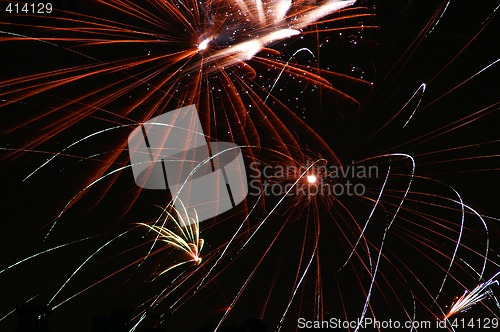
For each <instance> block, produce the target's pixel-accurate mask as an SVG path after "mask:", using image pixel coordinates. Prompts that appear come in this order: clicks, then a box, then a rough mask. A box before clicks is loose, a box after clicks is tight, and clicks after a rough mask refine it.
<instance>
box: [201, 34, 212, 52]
mask: <svg viewBox="0 0 500 332" xmlns="http://www.w3.org/2000/svg"><path fill="white" fill-rule="evenodd" d="M211 40H212V37H209V38H205V39H204V40H203V41H202V42H201V43H200V45H198V49H199V50H200V51H203V50H206V49H207V47H208V43H210V41H211Z"/></svg>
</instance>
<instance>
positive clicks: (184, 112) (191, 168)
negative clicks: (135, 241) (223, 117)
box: [128, 105, 248, 226]
mask: <svg viewBox="0 0 500 332" xmlns="http://www.w3.org/2000/svg"><path fill="white" fill-rule="evenodd" d="M128 148H129V154H130V162H131V166H132V172H133V175H134V179H135V183H136V184H137V186H139V187H141V188H144V189H156V190H166V189H167V188H168V189H169V190H170V192H171V194H172V197H173V202H174V206H175V208H176V209H177V210H179V211H184V209H185V210H186V212H187V213H188V214H191V215H193V214H194V213H196V215H197V217H198V221H199V222H201V221H203V220H207V219H210V218H212V217H215V216H217V215H219V214H221V213H223V212H226V211H228V210H230V209H232V208H233V207H235V206H236V205H238V204H239V203H240V202H242V201H243V200H244V199H245V197H246V196H247V193H248V184H247V178H246V172H245V165H244V162H243V156H242V154H241V149H240V147H239V146H238V145H236V144H234V143H229V142H207V140H206V138H205V134H204V133H203V129H202V126H201V123H200V119H199V117H198V111H197V109H196V107H195V106H194V105H190V106H186V107H182V108H179V109H176V110H173V111H170V112H167V113H165V114H162V115H159V116H157V117H155V118H153V119H151V120H149V121H147V122H146V123H144V124H142V125H140V126H139V127H137V128H136V129H134V131H132V133H131V134H130V135H129V138H128ZM183 226H185V225H183Z"/></svg>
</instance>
